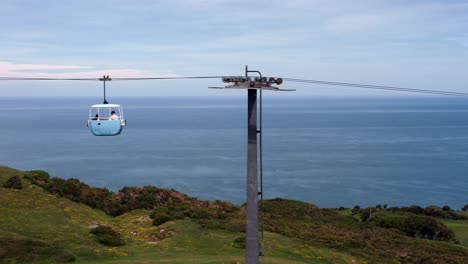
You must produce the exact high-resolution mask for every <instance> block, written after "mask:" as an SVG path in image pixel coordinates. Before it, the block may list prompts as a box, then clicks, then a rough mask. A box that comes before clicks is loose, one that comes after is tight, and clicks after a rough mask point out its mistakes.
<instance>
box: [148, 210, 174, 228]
mask: <svg viewBox="0 0 468 264" xmlns="http://www.w3.org/2000/svg"><path fill="white" fill-rule="evenodd" d="M151 216H152V217H151V218H152V219H153V225H155V226H158V225H162V224H164V223H166V222H169V221H171V220H173V219H172V217H171V216H170V215H169V214H167V213H165V212H159V213H153V214H152V215H151Z"/></svg>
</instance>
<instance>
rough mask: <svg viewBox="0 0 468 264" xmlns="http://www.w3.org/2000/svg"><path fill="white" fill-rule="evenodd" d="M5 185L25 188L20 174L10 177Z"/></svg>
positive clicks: (12, 187)
mask: <svg viewBox="0 0 468 264" xmlns="http://www.w3.org/2000/svg"><path fill="white" fill-rule="evenodd" d="M3 187H5V188H10V189H17V190H21V189H23V183H22V182H21V178H20V177H18V176H13V177H11V178H9V179H8V180H7V181H6V182H5V183H4V184H3Z"/></svg>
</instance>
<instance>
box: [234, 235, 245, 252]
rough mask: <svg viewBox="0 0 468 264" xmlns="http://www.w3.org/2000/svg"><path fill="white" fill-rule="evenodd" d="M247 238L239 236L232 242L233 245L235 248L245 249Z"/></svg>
mask: <svg viewBox="0 0 468 264" xmlns="http://www.w3.org/2000/svg"><path fill="white" fill-rule="evenodd" d="M245 244H246V238H245V236H241V237H238V238H236V239H234V241H233V242H232V246H233V247H235V248H240V249H245Z"/></svg>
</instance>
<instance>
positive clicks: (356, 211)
mask: <svg viewBox="0 0 468 264" xmlns="http://www.w3.org/2000/svg"><path fill="white" fill-rule="evenodd" d="M360 212H361V206H359V205H356V206H354V207H353V209H351V214H353V215H355V214H358V213H360Z"/></svg>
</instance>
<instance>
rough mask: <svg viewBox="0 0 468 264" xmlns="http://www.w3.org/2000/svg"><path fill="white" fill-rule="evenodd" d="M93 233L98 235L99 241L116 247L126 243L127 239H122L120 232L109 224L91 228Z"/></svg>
mask: <svg viewBox="0 0 468 264" xmlns="http://www.w3.org/2000/svg"><path fill="white" fill-rule="evenodd" d="M91 234H94V235H95V236H96V239H97V241H98V242H99V243H101V244H103V245H106V246H113V247H116V246H124V245H125V241H124V240H123V239H122V236H121V235H120V233H119V232H117V231H115V230H114V229H112V228H111V227H109V226H98V227H96V228H93V229H91Z"/></svg>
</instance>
